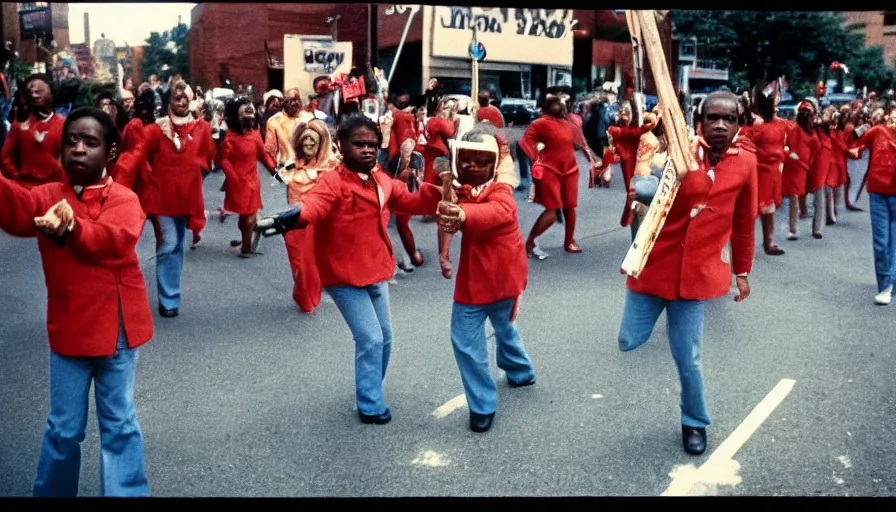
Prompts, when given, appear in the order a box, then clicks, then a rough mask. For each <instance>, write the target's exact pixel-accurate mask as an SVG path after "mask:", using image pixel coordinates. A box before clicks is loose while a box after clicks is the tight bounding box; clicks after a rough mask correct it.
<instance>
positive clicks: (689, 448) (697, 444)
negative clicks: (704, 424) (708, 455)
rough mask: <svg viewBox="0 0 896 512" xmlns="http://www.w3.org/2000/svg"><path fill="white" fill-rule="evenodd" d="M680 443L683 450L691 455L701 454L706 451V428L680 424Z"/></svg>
mask: <svg viewBox="0 0 896 512" xmlns="http://www.w3.org/2000/svg"><path fill="white" fill-rule="evenodd" d="M681 443H682V444H683V445H684V451H686V452H688V453H690V454H691V455H702V454H703V452H705V451H706V429H705V428H693V427H687V426H685V425H682V426H681Z"/></svg>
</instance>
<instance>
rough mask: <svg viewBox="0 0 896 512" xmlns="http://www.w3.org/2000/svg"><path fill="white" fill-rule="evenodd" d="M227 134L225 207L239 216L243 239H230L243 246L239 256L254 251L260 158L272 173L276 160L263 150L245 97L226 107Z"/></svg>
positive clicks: (251, 107)
mask: <svg viewBox="0 0 896 512" xmlns="http://www.w3.org/2000/svg"><path fill="white" fill-rule="evenodd" d="M224 120H225V122H226V123H227V128H228V129H227V135H225V136H224V142H223V143H222V144H221V147H222V150H221V169H222V170H223V171H224V176H225V177H226V178H225V180H224V210H226V211H228V212H233V213H236V214H237V215H239V216H240V220H239V222H238V224H237V225H238V227H239V228H240V233H241V234H242V239H241V240H233V241H231V242H230V246H231V247H240V246H242V248H241V249H240V257H241V258H248V257H250V256H251V255H252V234H253V232H254V230H255V214H257V213H258V210H260V209H261V180H260V179H259V178H258V161H259V160H260V161H261V162H263V163H264V166H265V167H266V168H267V169H268V172H270V173H271V175H272V176H276V177H278V178H279V175H278V174H277V173H276V172H274V168H275V167H276V165H277V164H276V162H274V159H273V158H271V156H270V155H269V154H267V152H266V151H265V150H264V142H263V141H262V140H261V135H260V134H259V133H258V122H257V120H256V118H255V106H254V105H253V104H252V100H250V99H249V98H246V97H241V98H237V99H234V100H231V101H229V102H228V103H227V105H226V107H225V109H224Z"/></svg>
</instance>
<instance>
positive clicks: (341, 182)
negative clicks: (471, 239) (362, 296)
mask: <svg viewBox="0 0 896 512" xmlns="http://www.w3.org/2000/svg"><path fill="white" fill-rule="evenodd" d="M441 198H442V191H441V189H440V188H439V187H437V186H435V185H432V184H428V183H424V184H423V186H422V187H421V188H420V192H413V193H412V192H408V186H407V184H406V183H405V182H404V181H401V180H396V179H392V178H391V177H390V176H389V175H388V174H387V173H385V172H384V171H381V170H379V168H377V169H375V170H374V171H373V172H371V174H370V179H369V180H368V181H366V182H365V181H363V180H362V179H361V178H360V177H359V176H358V174H356V173H354V172H352V171H349V170H348V169H346V168H345V167H344V166H340V167H338V168H337V169H334V170H333V171H330V172H326V173H323V174H322V175H321V176H320V178H318V181H317V184H316V185H315V186H314V188H312V189H311V191H309V192H308V193H307V194H305V196H304V197H303V198H302V211H301V214H300V217H299V224H300V225H308V224H313V225H314V228H315V229H314V250H315V253H316V258H317V265H318V270H319V272H320V280H321V286H356V287H362V286H367V285H371V284H375V283H379V282H381V281H385V280H387V279H390V278H391V277H392V275H393V274H394V272H395V256H394V253H393V250H392V242H391V241H390V239H389V233H388V232H387V226H388V222H389V215H388V212H389V211H392V212H394V213H397V214H407V215H434V214H435V212H436V207H437V206H438V204H439V201H440V200H441Z"/></svg>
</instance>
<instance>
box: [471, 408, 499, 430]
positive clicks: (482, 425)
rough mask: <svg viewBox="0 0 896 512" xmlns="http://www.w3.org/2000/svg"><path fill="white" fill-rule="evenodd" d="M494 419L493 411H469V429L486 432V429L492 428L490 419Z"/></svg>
mask: <svg viewBox="0 0 896 512" xmlns="http://www.w3.org/2000/svg"><path fill="white" fill-rule="evenodd" d="M494 419H495V413H491V414H476V413H475V412H471V413H470V430H472V431H473V432H479V433H482V432H487V431H488V429H490V428H492V420H494Z"/></svg>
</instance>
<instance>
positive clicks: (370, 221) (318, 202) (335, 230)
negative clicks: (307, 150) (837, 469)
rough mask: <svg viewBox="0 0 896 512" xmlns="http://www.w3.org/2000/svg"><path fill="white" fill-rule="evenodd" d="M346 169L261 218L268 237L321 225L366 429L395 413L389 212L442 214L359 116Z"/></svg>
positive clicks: (342, 142) (321, 251)
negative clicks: (399, 170)
mask: <svg viewBox="0 0 896 512" xmlns="http://www.w3.org/2000/svg"><path fill="white" fill-rule="evenodd" d="M336 137H337V139H338V140H339V150H340V152H341V153H342V165H340V166H339V167H337V168H336V169H334V170H332V171H329V172H325V173H323V174H321V175H320V177H319V178H318V179H317V183H316V184H315V185H314V188H312V189H311V190H310V191H309V192H307V193H305V194H304V195H303V196H302V199H301V200H300V201H299V202H297V203H295V205H294V206H293V208H292V209H290V210H287V211H285V212H282V213H280V214H278V215H275V216H273V217H268V218H265V219H262V220H260V221H258V228H259V230H260V231H261V232H262V234H263V235H264V236H272V235H276V234H282V233H286V232H287V231H289V230H291V229H301V228H303V227H305V226H307V225H309V224H310V225H313V226H314V251H315V259H316V260H317V266H318V270H319V272H320V281H321V285H322V286H323V288H324V290H326V291H327V293H329V294H330V296H331V297H332V298H333V301H334V302H335V303H336V306H337V307H338V308H339V311H340V312H341V313H342V317H343V318H344V319H345V321H346V323H347V324H348V327H349V329H350V330H351V332H352V336H353V337H354V340H355V390H356V397H357V403H358V413H359V415H360V418H361V422H363V423H365V424H372V423H375V424H378V425H382V424H386V423H389V422H390V421H391V420H392V412H391V411H390V410H389V407H388V405H387V404H386V399H385V397H384V396H383V379H384V378H385V377H386V368H387V367H388V365H389V357H390V355H391V352H392V320H391V312H390V311H389V284H388V283H389V280H390V279H391V278H392V275H393V274H394V273H395V257H394V249H393V247H392V243H391V241H390V240H389V233H388V231H387V226H388V224H389V218H390V212H393V211H394V212H395V213H398V214H410V215H424V214H432V213H435V211H436V207H437V205H438V203H439V199H440V198H441V197H442V194H441V190H440V189H439V187H437V186H435V185H432V184H430V183H424V184H423V186H422V187H421V189H420V191H419V192H413V193H412V192H409V191H408V185H407V183H405V182H404V181H401V180H396V179H392V177H391V176H389V174H388V173H386V172H384V171H381V170H380V167H379V166H378V165H377V161H376V158H377V152H378V151H379V148H380V147H381V146H382V143H383V134H382V133H381V132H380V130H379V128H378V127H377V125H376V123H375V122H373V121H372V120H370V119H368V118H367V117H365V116H363V115H359V114H354V115H349V116H346V117H343V118H342V120H341V121H340V124H339V129H338V131H337V134H336Z"/></svg>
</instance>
